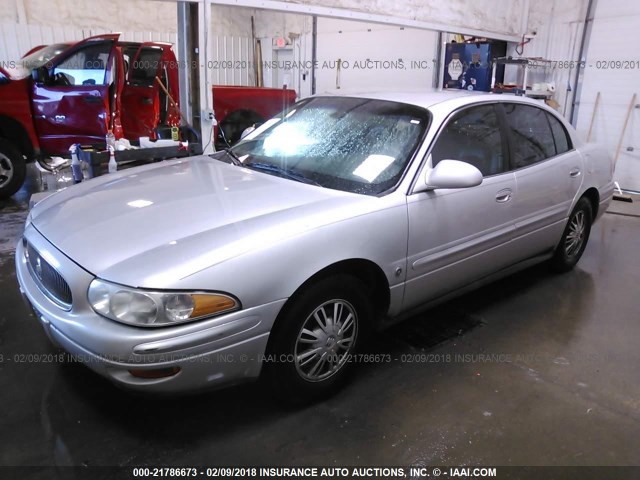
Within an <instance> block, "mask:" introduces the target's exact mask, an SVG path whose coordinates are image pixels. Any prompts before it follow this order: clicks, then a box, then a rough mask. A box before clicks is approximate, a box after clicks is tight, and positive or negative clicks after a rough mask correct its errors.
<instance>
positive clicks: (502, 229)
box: [404, 173, 517, 309]
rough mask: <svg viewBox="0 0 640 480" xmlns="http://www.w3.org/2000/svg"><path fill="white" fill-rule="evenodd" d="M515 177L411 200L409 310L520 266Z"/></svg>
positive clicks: (506, 176) (505, 176)
mask: <svg viewBox="0 0 640 480" xmlns="http://www.w3.org/2000/svg"><path fill="white" fill-rule="evenodd" d="M509 190H510V191H511V192H512V193H511V195H512V196H514V195H515V194H516V181H515V176H514V175H513V173H505V174H503V175H496V176H493V177H490V178H485V179H484V181H483V182H482V185H479V186H477V187H472V188H467V189H454V190H451V189H441V190H434V191H431V192H425V193H421V194H417V195H412V196H411V197H409V199H408V212H409V244H408V252H409V255H408V262H407V284H406V288H405V302H404V307H405V308H407V309H408V308H412V307H414V306H417V305H419V304H421V303H424V302H425V301H427V300H431V299H434V298H437V297H439V296H441V295H444V294H445V293H447V292H449V291H451V290H454V289H456V288H459V287H462V286H464V285H466V284H469V283H472V282H473V281H475V280H478V279H479V278H482V277H484V276H486V275H488V274H490V273H493V272H495V271H498V270H500V269H502V268H504V267H506V266H508V265H510V264H512V263H514V262H515V259H516V257H517V252H516V251H515V250H514V249H513V247H512V245H511V243H510V241H511V239H512V238H513V233H514V225H513V213H512V208H511V207H512V203H513V202H512V201H511V200H506V201H501V200H503V199H504V196H505V195H506V193H507V191H509Z"/></svg>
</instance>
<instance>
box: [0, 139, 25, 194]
mask: <svg viewBox="0 0 640 480" xmlns="http://www.w3.org/2000/svg"><path fill="white" fill-rule="evenodd" d="M26 175H27V164H26V162H25V160H24V157H23V156H22V154H21V153H20V152H19V151H18V149H17V148H16V147H14V146H13V145H12V144H11V143H9V142H8V141H7V140H4V139H0V198H9V197H10V196H11V195H13V194H14V193H16V192H17V191H18V190H20V187H22V184H23V182H24V178H25V177H26Z"/></svg>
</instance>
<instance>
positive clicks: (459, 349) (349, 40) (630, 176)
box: [0, 0, 640, 478]
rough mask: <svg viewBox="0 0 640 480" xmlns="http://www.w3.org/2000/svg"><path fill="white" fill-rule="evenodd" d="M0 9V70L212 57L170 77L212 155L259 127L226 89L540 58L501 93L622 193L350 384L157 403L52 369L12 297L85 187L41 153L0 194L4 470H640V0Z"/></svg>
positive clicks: (81, 373) (336, 84) (385, 82)
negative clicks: (557, 257) (577, 149)
mask: <svg viewBox="0 0 640 480" xmlns="http://www.w3.org/2000/svg"><path fill="white" fill-rule="evenodd" d="M4 7H5V8H3V10H2V12H0V25H1V26H2V35H1V36H0V62H3V63H0V66H6V65H7V64H8V63H9V62H10V61H12V60H16V59H20V58H21V57H22V56H23V55H24V54H25V53H26V52H29V51H30V50H32V49H33V48H34V47H37V46H41V45H48V44H52V43H61V42H71V41H73V42H76V41H80V40H83V39H85V38H88V37H91V36H95V35H102V34H109V33H113V32H121V36H120V39H121V41H127V42H166V43H168V44H172V45H173V51H174V52H175V54H176V57H177V61H178V65H179V66H180V65H181V62H191V61H195V63H194V65H195V64H197V65H198V66H197V67H196V68H178V73H179V92H180V94H179V98H176V99H175V101H176V102H178V101H179V104H180V111H181V113H180V115H181V116H182V117H183V120H182V122H183V123H182V124H183V125H184V124H188V125H189V128H190V131H192V132H193V137H190V138H192V139H193V143H195V144H198V143H199V144H200V148H201V149H202V151H204V153H205V154H209V153H212V152H213V151H214V150H216V149H218V148H220V142H222V141H223V140H224V139H222V137H219V138H218V135H220V134H219V133H216V132H219V131H220V130H222V131H223V133H225V134H226V135H232V134H233V135H236V133H233V132H237V135H238V137H237V138H239V135H240V132H242V130H244V128H246V127H248V126H250V125H249V124H244V123H241V122H239V121H238V122H239V123H238V125H239V126H237V125H236V126H235V127H233V128H236V130H233V128H232V127H229V129H228V130H225V127H223V128H219V127H220V125H225V124H224V123H221V120H220V118H221V117H220V115H221V112H222V110H221V108H222V107H220V106H219V105H220V104H218V105H217V104H216V101H217V100H216V87H217V88H218V91H220V92H222V90H220V88H221V87H222V86H231V87H233V86H246V87H270V88H274V89H279V90H282V89H285V90H287V89H288V90H293V91H295V97H296V99H297V100H301V99H304V98H307V97H309V96H311V95H314V94H325V93H329V94H335V93H345V92H350V91H367V92H368V91H386V90H394V91H398V90H401V91H402V90H406V91H417V90H421V89H422V90H428V89H434V88H435V89H447V87H448V85H447V81H448V80H451V69H450V68H449V69H447V68H448V66H450V62H451V58H450V57H448V56H447V52H448V49H451V48H453V47H452V45H454V46H455V45H471V46H472V47H473V46H475V47H477V48H479V47H478V45H480V44H482V45H489V49H490V50H491V49H493V51H494V52H495V55H494V56H493V57H491V53H488V54H487V55H489V56H487V57H486V61H487V62H489V61H491V60H493V59H495V58H496V57H506V58H509V57H511V58H524V59H527V62H529V63H528V65H529V66H531V65H532V64H535V65H534V66H535V68H529V69H527V71H528V75H529V79H528V80H525V81H524V82H523V81H522V73H523V71H522V69H521V68H520V66H519V65H518V64H509V63H508V62H506V63H507V64H506V65H504V63H503V64H502V68H500V67H499V68H498V69H497V75H498V79H497V81H496V80H495V79H494V82H493V83H494V84H500V85H503V86H504V87H505V88H507V89H511V91H512V93H503V94H502V95H515V94H517V93H518V89H519V88H520V89H523V90H524V92H521V93H524V94H525V95H529V96H531V97H534V98H538V99H540V101H541V102H546V103H547V105H549V106H551V107H552V108H553V109H555V110H556V111H557V112H559V114H560V115H562V116H563V117H564V118H565V119H566V120H567V121H568V122H569V123H571V124H572V125H573V126H574V127H575V129H576V130H577V132H578V134H579V135H580V136H581V137H582V138H584V139H585V140H588V141H590V142H597V143H599V144H601V145H603V146H604V147H605V148H606V149H607V152H608V154H609V155H610V156H611V157H612V158H614V159H615V171H614V180H615V181H616V197H615V198H617V200H614V201H613V202H612V203H611V205H610V207H609V210H608V211H607V212H606V213H605V214H604V215H603V216H602V218H601V219H600V220H599V221H598V222H597V223H596V224H595V225H594V227H593V229H592V231H591V236H590V238H589V243H588V246H587V247H586V250H585V252H584V255H583V257H582V259H581V260H580V262H579V263H578V265H577V266H576V268H575V269H573V270H572V271H569V272H567V273H564V274H561V275H558V274H554V273H551V272H550V271H549V269H548V268H547V266H546V265H544V264H541V265H537V266H534V267H531V268H528V269H526V270H523V271H521V272H518V273H516V274H515V275H513V276H510V277H507V278H504V279H502V280H499V281H498V282H496V283H492V284H490V285H486V286H483V287H481V288H480V289H478V290H476V291H473V292H471V293H467V294H464V295H463V296H461V297H458V298H455V299H453V300H451V301H449V302H446V303H444V304H441V305H439V306H436V307H434V308H431V309H429V310H426V311H425V312H422V313H419V314H417V315H415V316H412V317H411V318H409V319H407V320H406V321H404V322H402V323H399V324H397V325H395V326H393V327H391V328H390V329H388V330H384V331H381V332H376V333H374V334H373V335H372V338H370V339H369V342H368V343H367V344H366V346H365V347H364V348H365V352H367V353H370V354H373V355H376V354H382V355H383V356H384V358H389V359H390V360H389V361H383V362H373V363H365V364H359V365H357V366H356V368H355V369H354V370H355V371H354V372H352V375H351V378H350V381H349V383H348V384H347V385H346V386H345V387H344V388H343V389H341V390H340V391H339V392H338V393H337V394H335V395H333V396H331V397H330V398H327V399H324V400H322V401H319V402H315V403H312V404H308V405H304V406H297V407H291V406H288V405H285V404H283V403H282V402H280V401H279V400H277V399H275V398H273V397H272V396H271V395H270V394H269V392H268V390H267V388H266V387H265V385H264V384H263V383H262V382H256V383H250V384H246V385H239V386H234V387H231V388H227V389H223V390H216V391H210V392H202V393H197V394H192V395H180V396H168V397H165V396H155V395H148V394H138V393H132V392H128V391H125V390H123V389H120V388H117V387H116V386H114V385H113V384H112V383H110V382H109V381H108V380H106V379H104V378H102V377H100V376H98V375H96V374H95V373H93V372H92V371H91V370H89V369H88V368H86V367H85V366H83V365H80V364H78V363H76V362H68V361H64V362H58V361H56V360H55V358H56V357H55V354H56V353H58V350H57V349H56V348H55V347H53V346H52V345H51V344H50V342H49V341H48V339H47V337H46V335H45V334H44V333H43V331H42V329H41V328H40V326H39V325H38V321H37V319H36V317H35V316H34V314H33V312H32V311H31V310H30V309H29V307H28V306H27V305H26V304H25V302H24V300H23V297H22V295H21V293H20V289H19V285H18V282H17V278H16V269H15V260H14V258H15V251H16V245H17V244H18V243H19V242H20V240H21V238H22V235H23V230H24V225H25V221H26V219H27V215H28V213H29V209H30V208H31V206H32V205H33V204H34V202H36V201H38V198H41V197H38V195H42V194H43V192H44V193H45V194H46V193H48V192H51V191H53V190H57V189H59V188H68V189H73V188H76V187H75V186H74V174H73V171H72V168H71V163H70V160H69V161H67V159H66V158H64V159H59V163H57V164H56V162H57V161H58V160H56V159H55V158H47V159H41V161H39V162H35V163H30V164H28V165H27V174H26V178H25V180H24V184H23V185H22V186H21V188H20V189H19V191H18V192H17V193H16V194H14V195H12V196H10V197H9V198H7V199H3V200H0V305H1V306H2V308H1V309H0V390H1V391H2V392H4V395H3V398H4V400H5V401H4V402H3V408H2V413H0V443H1V444H2V448H0V467H11V466H21V467H25V466H32V467H51V466H54V467H67V466H74V467H97V466H119V467H131V466H153V465H157V466H189V465H198V466H216V465H219V466H266V465H276V466H304V465H326V466H369V465H379V466H382V465H388V466H435V465H447V466H469V465H471V466H473V465H477V466H494V467H495V466H498V467H499V466H554V467H561V466H568V467H572V466H576V467H590V466H605V467H613V466H640V450H639V449H638V447H637V445H638V441H637V439H638V435H639V434H640V413H639V412H640V401H639V400H638V399H640V381H639V380H640V377H639V375H638V365H639V364H640V350H639V349H638V348H637V343H638V342H637V339H639V338H640V323H639V322H638V318H640V315H639V314H640V307H639V306H638V302H637V299H636V298H635V294H636V292H637V285H638V283H639V282H640V274H639V273H638V272H640V256H639V255H638V254H637V253H638V251H639V249H640V223H639V218H640V206H639V205H640V203H639V202H640V158H639V157H638V152H639V151H640V150H636V149H637V148H639V149H640V145H639V143H640V130H639V128H638V125H639V122H640V100H639V99H638V97H637V93H636V92H638V80H639V79H640V76H639V73H638V72H639V70H640V64H639V62H640V59H639V58H636V53H634V50H633V49H632V48H630V43H631V40H632V39H633V38H634V33H635V32H636V31H637V30H638V27H640V4H638V3H635V2H623V1H622V0H607V1H604V0H570V1H564V2H561V1H559V0H539V1H535V2H534V1H529V0H498V1H496V0H494V1H489V0H476V1H473V2H471V1H469V0H451V1H449V2H436V1H432V0H428V1H423V2H416V1H412V0H403V1H401V2H397V3H390V2H387V3H384V2H364V1H361V0H301V1H295V2H294V1H291V2H289V1H285V0H282V1H268V0H199V1H193V2H186V1H156V0H128V1H124V0H112V1H111V2H108V3H100V4H99V5H98V4H95V3H94V2H92V1H90V0H76V1H74V2H70V1H68V0H56V1H45V0H9V1H7V2H5V5H4ZM502 49H504V53H502ZM257 59H259V60H257ZM256 61H259V62H261V64H262V68H261V69H257V68H254V67H255V62H256ZM358 65H359V67H356V66H358ZM447 72H448V73H447ZM491 74H492V72H491V69H490V68H488V69H487V71H486V72H484V74H483V75H484V78H485V79H488V81H490V80H491ZM454 83H455V82H454ZM452 85H453V84H452ZM474 85H476V84H475V83H474ZM467 86H468V85H463V86H460V85H453V86H449V88H466V87H467ZM495 86H496V85H489V84H487V86H486V89H487V91H489V90H490V89H491V88H495ZM0 88H1V86H0ZM527 88H528V89H529V91H528V92H527ZM212 89H213V90H212ZM212 91H213V95H212V94H211V92H212ZM220 95H221V96H222V94H220ZM169 96H170V95H169ZM0 101H5V100H0ZM166 101H167V102H170V101H171V102H173V99H171V100H166ZM167 105H168V103H167ZM224 108H226V107H224ZM243 108H244V107H243ZM229 111H231V110H229V109H227V110H225V115H226V114H228V113H229ZM274 113H277V112H274ZM260 117H261V115H258V117H256V118H258V120H256V119H255V118H253V117H251V118H252V119H251V121H250V122H249V123H256V122H262V121H264V120H266V118H260ZM238 118H245V117H242V116H240V117H238ZM231 123H232V122H230V123H227V124H226V125H231ZM216 125H217V127H218V128H214V127H216ZM234 125H235V124H234ZM170 135H171V132H170V133H169V136H170ZM163 138H167V137H163ZM224 141H226V140H224ZM223 148H224V146H223ZM103 155H104V156H102V157H100V159H101V161H102V162H103V169H104V170H105V174H106V170H107V166H106V163H105V159H106V160H108V158H109V154H108V153H107V154H103ZM185 155H186V153H185ZM96 158H97V157H96ZM0 165H1V163H0ZM132 165H137V163H136V162H134V163H133V164H132ZM0 173H1V170H0ZM33 195H35V197H34V196H33ZM87 215H91V212H87ZM123 235H124V236H125V237H126V233H124V232H123ZM88 241H90V240H88ZM96 254H97V255H99V252H96ZM43 359H48V360H46V361H44V360H43ZM54 471H55V472H57V475H60V476H59V477H55V478H73V477H65V476H64V470H54ZM4 472H5V473H6V474H7V475H9V474H10V473H11V471H9V470H4ZM562 472H563V471H560V474H559V475H560V476H559V477H558V478H574V477H571V476H570V475H574V474H575V475H577V476H575V478H591V477H589V476H588V474H589V471H588V470H580V471H577V472H578V473H576V471H571V470H569V471H564V474H563V473H562ZM22 473H24V472H22ZM598 473H599V474H600V477H599V478H614V476H613V475H614V473H615V475H616V476H615V478H627V477H625V476H624V475H626V474H629V475H631V473H633V472H631V473H630V472H629V471H622V472H621V471H618V472H615V471H613V470H611V471H609V470H605V471H599V472H598ZM636 473H637V471H636ZM540 474H541V475H542V473H540ZM608 474H611V475H612V477H607V476H606V475H608ZM38 475H39V474H38V470H37V469H36V470H30V471H28V472H27V473H25V474H24V475H22V478H43V477H40V476H38ZM603 475H604V476H603ZM3 476H4V474H0V477H3ZM7 478H9V477H8V476H7ZM50 478H53V477H50ZM498 478H500V477H499V476H498ZM514 478H517V477H514ZM538 478H539V477H538ZM543 478H544V477H543ZM628 478H634V477H633V476H632V475H631V476H629V477H628ZM636 478H637V477H636Z"/></svg>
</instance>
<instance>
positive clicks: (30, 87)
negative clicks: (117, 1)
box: [0, 34, 295, 198]
mask: <svg viewBox="0 0 640 480" xmlns="http://www.w3.org/2000/svg"><path fill="white" fill-rule="evenodd" d="M179 67H180V65H179V63H178V62H177V60H176V57H175V54H174V53H173V50H172V46H171V44H169V43H161V42H145V43H137V42H121V41H119V34H105V35H98V36H94V37H90V38H87V39H85V40H82V41H80V42H77V43H58V44H53V45H48V46H39V47H36V48H34V49H32V50H31V51H30V52H28V53H27V54H26V55H25V56H24V57H23V58H22V59H21V60H19V61H16V62H12V63H8V64H2V65H0V198H7V197H9V196H11V195H13V194H14V193H15V192H17V191H18V190H19V189H20V187H21V186H22V183H23V181H24V178H25V174H26V163H28V162H31V161H34V160H35V159H36V158H45V157H48V156H53V155H58V156H68V153H69V152H68V149H69V147H70V146H71V145H72V144H74V143H81V144H104V141H105V136H106V134H107V132H108V131H109V130H111V131H113V133H114V135H115V137H116V138H121V137H125V138H127V139H129V140H137V139H138V138H139V137H143V136H147V137H150V138H151V139H155V138H157V136H158V133H159V132H160V134H162V132H163V131H164V132H166V131H167V130H170V129H171V127H174V126H179V124H180V112H179V106H178V105H177V104H174V103H173V102H171V101H170V99H169V96H168V95H167V93H166V92H165V91H164V89H163V88H161V86H160V83H159V82H158V81H157V80H156V78H158V79H160V81H161V82H162V84H163V85H164V86H165V87H166V90H167V92H168V93H169V95H170V96H171V98H172V99H174V100H175V102H178V99H179V96H180V95H179V82H178V68H179ZM213 96H214V101H213V105H214V109H215V111H216V117H217V119H218V122H219V125H220V126H221V129H218V130H217V137H219V138H216V143H219V142H218V141H219V140H223V139H222V135H221V134H220V130H222V131H224V133H226V134H227V135H226V139H227V141H228V142H230V143H233V142H234V141H237V140H238V139H239V137H240V133H241V132H242V130H244V129H245V128H246V127H248V126H250V125H252V124H254V123H260V122H262V121H264V120H265V119H267V118H270V117H271V116H273V115H275V114H276V113H278V112H279V111H281V110H283V109H284V108H286V107H287V106H288V105H289V104H291V103H293V101H295V92H294V91H292V90H279V89H262V88H253V87H222V86H215V87H214V88H213ZM205 143H206V142H205Z"/></svg>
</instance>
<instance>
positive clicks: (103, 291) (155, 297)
mask: <svg viewBox="0 0 640 480" xmlns="http://www.w3.org/2000/svg"><path fill="white" fill-rule="evenodd" d="M89 303H90V304H91V307H92V308H93V309H94V310H95V312H96V313H98V314H100V315H102V316H104V317H107V318H110V319H111V320H115V321H117V322H122V323H128V324H129V325H136V326H141V327H166V326H169V325H175V324H178V323H185V322H191V321H193V320H198V319H201V318H206V317H211V316H213V315H219V314H221V313H225V312H230V311H233V310H237V309H238V308H240V305H239V304H238V302H237V301H236V300H235V299H234V298H233V297H231V296H229V295H225V294H222V293H206V292H154V291H146V290H140V289H135V288H130V287H124V286H122V285H116V284H113V283H108V282H105V281H103V280H98V279H95V280H94V281H93V282H91V285H89Z"/></svg>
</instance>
